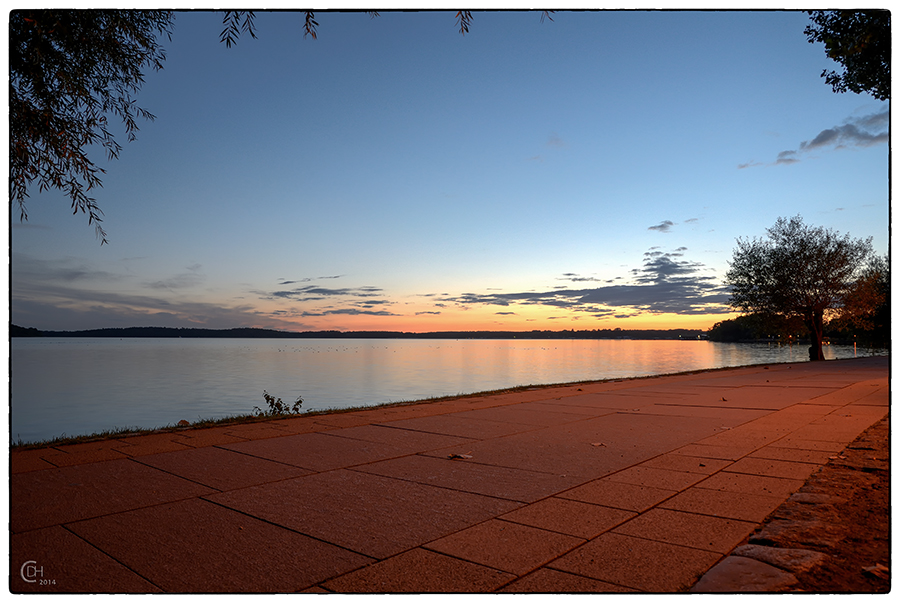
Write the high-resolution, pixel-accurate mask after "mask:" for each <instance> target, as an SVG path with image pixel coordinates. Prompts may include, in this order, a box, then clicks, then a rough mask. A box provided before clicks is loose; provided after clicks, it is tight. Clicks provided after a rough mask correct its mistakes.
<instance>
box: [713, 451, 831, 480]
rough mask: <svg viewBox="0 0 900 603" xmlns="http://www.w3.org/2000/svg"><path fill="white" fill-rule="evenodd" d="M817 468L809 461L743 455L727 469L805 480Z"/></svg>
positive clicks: (750, 473) (736, 471)
mask: <svg viewBox="0 0 900 603" xmlns="http://www.w3.org/2000/svg"><path fill="white" fill-rule="evenodd" d="M817 468H818V467H817V466H816V465H812V464H810V463H799V462H791V461H778V460H773V459H763V458H751V457H744V458H742V459H740V460H739V461H737V462H735V463H732V464H731V465H729V466H728V471H731V472H733V473H747V474H749V475H767V476H769V477H784V478H787V479H797V480H803V481H805V480H806V479H807V478H808V477H809V476H810V475H811V474H812V472H813V471H815V470H816V469H817Z"/></svg>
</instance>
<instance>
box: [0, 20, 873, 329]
mask: <svg viewBox="0 0 900 603" xmlns="http://www.w3.org/2000/svg"><path fill="white" fill-rule="evenodd" d="M316 20H317V21H318V23H319V28H318V39H315V40H313V39H311V38H306V39H304V37H303V31H302V16H301V15H300V14H293V13H259V14H258V16H257V18H256V26H257V32H258V39H256V40H254V39H251V38H250V37H249V36H245V37H243V38H242V39H241V40H240V41H239V42H238V43H237V45H236V46H234V47H232V48H226V47H225V45H224V44H221V43H219V41H218V38H219V34H220V32H221V30H222V16H221V14H220V13H213V12H183V13H179V14H178V15H177V16H176V19H175V29H174V34H173V37H172V40H171V42H169V41H165V42H164V46H165V48H166V51H167V59H166V61H165V66H164V69H163V70H162V71H160V72H150V73H148V74H147V75H146V82H145V84H144V86H143V89H142V90H141V92H140V93H139V95H138V97H137V98H138V104H139V105H140V106H141V107H144V108H146V109H147V110H149V111H150V112H151V113H153V114H155V115H156V117H157V119H156V120H155V121H153V122H142V123H140V124H139V125H140V128H141V130H140V132H139V133H138V139H137V141H135V142H132V143H127V144H124V149H123V151H122V153H121V155H120V158H119V159H118V160H116V161H113V162H109V163H107V162H106V161H105V160H104V157H103V154H102V153H95V154H94V155H93V157H94V159H95V161H97V163H98V164H100V165H102V166H104V167H105V168H106V169H107V174H106V175H105V177H104V186H103V188H102V189H100V190H97V191H96V194H95V197H96V200H97V203H98V204H99V206H100V207H101V209H102V210H103V211H104V214H105V219H104V228H105V229H106V231H107V233H108V238H109V244H108V245H103V246H101V245H100V244H99V241H98V240H97V239H96V238H95V236H94V231H93V228H92V227H91V226H89V225H88V224H87V219H86V217H85V216H83V215H81V214H79V215H75V216H73V215H71V211H70V210H69V209H68V208H69V202H68V201H67V200H66V198H65V197H64V196H63V195H61V194H59V193H44V194H38V193H37V191H33V192H32V195H31V198H30V199H29V201H28V211H29V220H28V221H27V222H24V223H20V221H19V219H18V214H17V212H16V210H15V208H13V211H12V215H11V224H12V228H11V257H12V281H11V282H12V290H11V301H12V304H11V318H12V322H13V323H15V324H19V325H22V326H32V327H36V328H39V329H47V330H70V329H87V328H101V327H114V326H145V325H156V326H182V327H207V328H230V327H238V326H255V327H267V328H277V329H288V330H320V329H339V330H363V329H366V330H368V329H377V330H382V329H383V330H403V331H434V330H458V329H464V330H480V329H508V330H531V329H605V328H616V327H621V328H625V329H628V328H682V327H683V328H702V329H706V328H708V327H710V326H712V324H714V323H715V322H716V321H718V320H722V319H724V318H728V317H730V314H728V312H729V309H728V307H727V298H728V296H727V293H726V292H725V291H723V290H722V278H723V276H724V273H725V271H726V270H727V262H728V260H729V259H730V258H731V254H732V251H733V249H734V244H735V239H736V238H737V237H754V236H762V235H763V234H764V233H765V229H766V228H768V227H770V226H772V225H773V224H774V223H775V221H776V220H777V218H778V217H780V216H784V217H791V216H794V215H797V214H800V215H802V216H803V218H804V220H805V221H806V222H807V223H810V224H814V225H822V226H826V227H830V228H834V229H837V230H839V231H840V232H842V233H843V232H849V233H850V234H851V235H852V236H854V237H861V238H867V237H870V236H871V237H872V238H873V245H874V247H875V249H876V251H878V252H879V253H886V252H887V248H888V236H889V235H888V228H889V182H888V150H889V149H888V144H887V131H888V114H887V111H888V108H889V104H888V103H887V102H880V101H876V100H874V99H873V98H872V97H870V96H863V95H856V94H852V93H849V94H835V93H834V92H832V90H831V88H830V86H828V85H826V84H825V83H824V80H823V78H821V77H820V74H821V72H822V70H823V69H828V70H831V69H835V68H837V65H836V64H835V63H833V62H832V61H830V60H828V59H827V57H826V56H825V53H824V49H823V48H822V46H821V45H814V44H810V43H808V42H807V41H806V37H805V36H804V34H803V29H804V27H805V26H806V24H807V23H808V17H807V16H806V15H805V14H803V13H800V12H785V11H774V12H768V11H761V12H678V11H676V12H641V11H623V12H617V11H600V12H559V13H557V14H555V15H554V16H553V20H552V21H549V20H545V21H544V22H543V23H542V22H541V18H540V13H536V12H475V14H474V21H473V24H472V27H471V29H470V31H469V33H468V34H467V35H465V36H463V35H460V33H459V31H458V29H457V27H456V23H455V18H454V13H453V12H419V13H398V12H382V13H381V15H380V16H379V17H378V18H376V19H372V18H370V17H369V16H368V15H366V14H356V13H327V12H319V13H317V14H316ZM123 140H124V139H123Z"/></svg>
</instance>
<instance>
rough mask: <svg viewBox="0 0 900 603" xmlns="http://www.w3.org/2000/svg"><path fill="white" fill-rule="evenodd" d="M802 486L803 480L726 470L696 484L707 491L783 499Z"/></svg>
mask: <svg viewBox="0 0 900 603" xmlns="http://www.w3.org/2000/svg"><path fill="white" fill-rule="evenodd" d="M802 485H803V480H798V479H785V478H781V477H768V476H764V475H747V474H744V473H731V472H729V471H728V470H727V469H726V470H724V471H720V472H719V473H716V474H715V475H712V476H710V477H708V478H706V479H705V480H703V481H702V482H700V483H698V484H697V487H698V488H706V489H708V490H727V491H728V492H746V493H748V494H760V495H762V496H780V497H781V498H782V499H784V498H787V497H788V496H790V495H791V494H792V493H793V492H796V491H797V490H798V489H799V488H800V486H802Z"/></svg>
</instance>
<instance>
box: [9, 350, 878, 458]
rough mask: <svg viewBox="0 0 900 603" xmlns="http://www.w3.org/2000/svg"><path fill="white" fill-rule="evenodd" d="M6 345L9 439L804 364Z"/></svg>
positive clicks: (750, 358) (680, 357) (765, 358)
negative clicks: (275, 400)
mask: <svg viewBox="0 0 900 603" xmlns="http://www.w3.org/2000/svg"><path fill="white" fill-rule="evenodd" d="M11 350H12V358H11V365H12V367H11V394H12V397H11V407H12V412H11V417H12V423H11V431H10V435H11V438H12V441H13V442H18V441H23V442H29V441H38V440H45V439H50V438H55V437H58V436H62V435H68V436H74V435H82V434H91V433H97V432H101V431H104V430H111V429H117V428H124V427H139V428H153V427H161V426H165V425H172V424H175V423H177V422H178V421H179V420H181V419H185V420H187V421H196V420H198V419H215V418H221V417H226V416H229V415H236V414H248V413H250V412H252V411H253V407H254V406H260V407H265V404H264V401H263V397H262V393H263V390H267V391H268V392H269V393H270V394H272V395H274V396H277V397H280V398H282V399H283V400H284V401H286V402H287V401H291V402H293V401H294V400H295V399H296V398H297V396H302V397H303V400H304V404H303V410H320V409H328V408H346V407H349V406H363V405H376V404H382V403H385V402H398V401H403V400H421V399H424V398H430V397H439V396H446V395H455V394H464V393H473V392H479V391H487V390H494V389H502V388H507V387H513V386H517V385H532V384H544V383H567V382H574V381H587V380H598V379H611V378H621V377H637V376H644V375H657V374H665V373H676V372H682V371H689V370H696V369H703V368H717V367H725V366H741V365H747V364H759V363H775V362H800V361H806V360H807V352H806V347H805V346H800V347H798V346H794V347H788V346H777V345H769V344H725V343H712V342H708V341H631V340H566V339H563V340H471V339H469V340H436V339H431V340H407V339H375V340H373V339H359V340H349V339H346V340H334V339H289V340H285V339H137V338H136V339H108V338H97V339H94V338H62V339H52V338H34V339H31V338H15V339H13V340H12V346H11ZM825 353H826V358H829V359H833V358H848V357H850V358H852V357H853V356H854V350H853V348H852V347H849V348H844V347H841V346H828V347H827V348H826V351H825ZM863 354H865V352H860V355H863Z"/></svg>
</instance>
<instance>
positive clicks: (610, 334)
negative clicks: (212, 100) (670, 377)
mask: <svg viewBox="0 0 900 603" xmlns="http://www.w3.org/2000/svg"><path fill="white" fill-rule="evenodd" d="M10 335H11V336H12V337H208V338H214V337H218V338H230V339H237V338H248V339H700V338H701V337H705V334H704V331H700V330H697V329H669V330H662V329H656V330H639V329H635V330H625V329H593V330H582V331H575V330H564V331H436V332H431V333H407V332H403V331H302V332H295V331H276V330H274V329H251V328H237V329H193V328H172V327H127V328H114V329H90V330H87V331H39V330H38V329H35V328H31V327H29V328H25V327H20V326H17V325H11V327H10Z"/></svg>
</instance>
